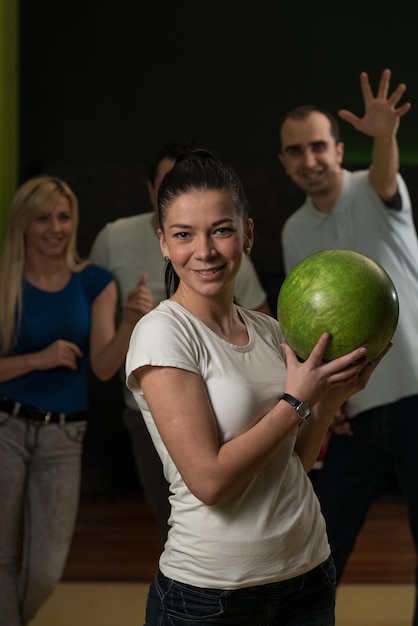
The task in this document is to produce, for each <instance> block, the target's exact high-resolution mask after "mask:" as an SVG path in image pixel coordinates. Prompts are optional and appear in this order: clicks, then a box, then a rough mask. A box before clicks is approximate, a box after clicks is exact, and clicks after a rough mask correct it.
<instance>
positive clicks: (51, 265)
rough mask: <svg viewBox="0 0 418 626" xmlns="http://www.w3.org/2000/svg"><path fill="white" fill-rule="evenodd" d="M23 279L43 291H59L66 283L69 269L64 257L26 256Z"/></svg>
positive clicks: (69, 273)
mask: <svg viewBox="0 0 418 626" xmlns="http://www.w3.org/2000/svg"><path fill="white" fill-rule="evenodd" d="M23 275H24V277H25V279H26V280H27V281H28V282H30V283H31V284H32V285H34V286H35V287H38V288H39V289H43V290H44V291H60V290H61V289H63V288H64V287H65V285H66V284H67V283H68V280H69V278H70V276H71V270H70V268H69V267H68V264H67V261H66V259H65V258H59V259H41V258H37V257H32V258H28V259H27V261H26V264H25V267H24V271H23Z"/></svg>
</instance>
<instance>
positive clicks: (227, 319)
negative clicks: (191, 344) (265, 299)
mask: <svg viewBox="0 0 418 626" xmlns="http://www.w3.org/2000/svg"><path fill="white" fill-rule="evenodd" d="M171 300H172V301H173V302H177V303H178V304H180V305H181V306H182V307H184V308H185V309H187V311H189V312H190V313H192V314H193V315H194V316H195V317H197V318H198V319H199V320H201V321H202V322H203V323H204V324H205V325H206V326H208V328H210V329H211V330H212V331H213V332H214V333H215V334H216V335H218V337H221V338H222V339H224V340H225V341H228V342H230V343H233V344H236V345H246V344H247V343H248V340H249V338H248V333H247V327H246V325H245V323H244V321H243V320H242V318H241V316H240V315H239V313H238V309H237V307H236V306H235V304H234V302H233V299H232V298H231V297H230V295H226V294H225V295H224V294H219V295H218V296H213V297H212V298H211V297H208V296H201V297H199V296H198V295H196V294H193V295H192V296H191V295H190V294H189V293H187V292H185V291H184V290H182V289H181V286H180V287H179V288H178V290H177V291H176V293H175V294H174V295H173V296H172V298H171Z"/></svg>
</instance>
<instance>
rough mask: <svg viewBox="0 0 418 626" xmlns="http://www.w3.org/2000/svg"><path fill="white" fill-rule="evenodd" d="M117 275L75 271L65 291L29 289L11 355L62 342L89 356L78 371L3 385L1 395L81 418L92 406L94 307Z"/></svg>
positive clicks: (95, 270)
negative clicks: (90, 374)
mask: <svg viewBox="0 0 418 626" xmlns="http://www.w3.org/2000/svg"><path fill="white" fill-rule="evenodd" d="M112 280H114V279H113V276H112V274H111V273H110V272H108V271H107V270H104V269H102V268H101V267H98V266H97V265H87V266H86V267H85V268H84V269H83V270H81V271H80V272H73V274H72V276H71V278H70V280H69V282H68V283H67V285H66V286H65V287H64V289H62V290H61V291H56V292H48V291H42V290H40V289H38V288H36V287H34V286H33V285H31V284H30V283H28V282H25V283H24V286H23V307H22V311H23V312H22V322H21V325H20V328H19V331H18V333H17V343H16V346H15V347H14V349H13V350H12V351H11V352H10V356H12V355H18V354H27V353H30V352H36V351H38V350H42V349H43V348H46V347H47V346H49V345H50V344H51V343H53V342H54V341H56V340H57V339H65V340H67V341H72V342H73V343H75V344H77V346H78V347H79V348H80V350H81V352H82V353H83V357H82V358H80V359H78V361H79V362H78V368H77V371H75V372H73V371H71V370H69V369H68V368H66V367H57V368H55V369H52V370H46V371H34V372H30V373H28V374H25V375H23V376H19V377H18V378H14V379H12V380H8V381H5V382H2V383H0V395H2V396H7V397H9V398H12V399H13V400H16V401H18V402H21V403H22V404H28V405H30V406H33V407H35V408H37V409H42V410H45V411H54V412H58V413H78V412H79V411H86V410H87V407H88V397H87V375H88V366H89V336H90V327H91V305H92V303H93V301H94V300H95V298H96V297H97V296H98V295H99V294H100V293H101V292H102V291H103V289H104V288H105V287H106V286H107V285H108V284H109V283H110V282H111V281H112Z"/></svg>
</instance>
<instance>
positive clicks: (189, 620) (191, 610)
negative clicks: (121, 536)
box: [145, 557, 335, 626]
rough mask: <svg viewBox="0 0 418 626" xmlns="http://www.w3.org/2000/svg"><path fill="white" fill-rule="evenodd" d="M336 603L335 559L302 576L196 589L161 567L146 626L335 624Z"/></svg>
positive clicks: (323, 625) (331, 625) (148, 609)
mask: <svg viewBox="0 0 418 626" xmlns="http://www.w3.org/2000/svg"><path fill="white" fill-rule="evenodd" d="M334 607H335V567H334V564H333V562H332V557H330V558H329V559H328V560H327V561H325V563H323V564H322V565H320V566H318V567H316V568H315V569H313V570H311V571H310V572H308V573H307V574H303V575H302V576H297V577H296V578H292V579H290V580H286V581H282V582H278V583H271V584H269V585H259V586H256V587H245V588H243V589H236V590H223V589H203V588H199V587H194V586H192V585H186V584H184V583H178V582H176V581H174V580H171V579H169V578H166V577H165V576H164V575H163V574H162V573H161V572H160V571H159V572H158V573H157V575H156V577H155V580H154V582H153V583H152V585H151V587H150V591H149V595H148V600H147V608H146V624H145V626H197V624H202V625H203V624H206V625H207V626H209V625H212V624H213V626H215V625H216V626H218V625H222V626H226V625H228V626H333V625H334V624H335V618H334Z"/></svg>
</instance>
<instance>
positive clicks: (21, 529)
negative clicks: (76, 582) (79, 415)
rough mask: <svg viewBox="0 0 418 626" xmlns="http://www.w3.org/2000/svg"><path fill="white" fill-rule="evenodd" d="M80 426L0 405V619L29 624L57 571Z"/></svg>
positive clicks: (76, 470)
mask: <svg viewBox="0 0 418 626" xmlns="http://www.w3.org/2000/svg"><path fill="white" fill-rule="evenodd" d="M85 429H86V422H85V421H84V422H81V421H80V422H73V423H69V424H64V425H62V426H61V425H59V424H55V423H54V424H48V425H43V424H39V423H36V422H33V421H30V420H26V419H23V418H19V417H10V416H9V415H7V414H6V413H2V412H0V509H1V515H0V626H21V625H22V624H26V623H27V622H28V621H29V620H30V619H32V618H33V617H34V615H35V614H36V613H37V611H38V610H39V608H40V607H41V605H42V604H43V603H44V602H45V600H46V599H47V598H48V596H49V595H50V593H51V592H52V591H53V589H54V587H55V586H56V584H57V583H58V582H59V580H60V578H61V576H62V572H63V570H64V566H65V562H66V559H67V555H68V551H69V548H70V545H71V540H72V536H73V531H74V525H75V519H76V514H77V508H78V500H79V486H80V469H81V453H82V441H83V438H84V432H85Z"/></svg>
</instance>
